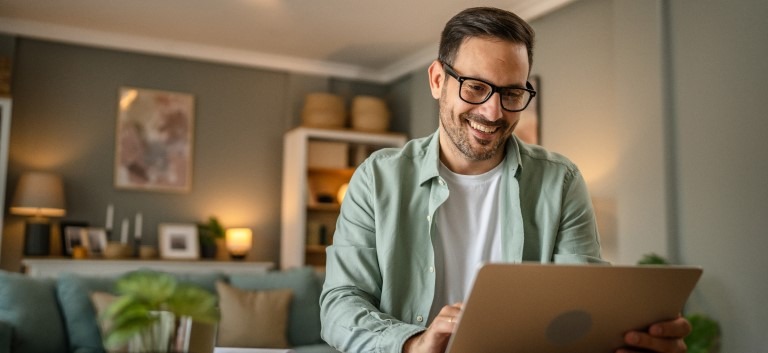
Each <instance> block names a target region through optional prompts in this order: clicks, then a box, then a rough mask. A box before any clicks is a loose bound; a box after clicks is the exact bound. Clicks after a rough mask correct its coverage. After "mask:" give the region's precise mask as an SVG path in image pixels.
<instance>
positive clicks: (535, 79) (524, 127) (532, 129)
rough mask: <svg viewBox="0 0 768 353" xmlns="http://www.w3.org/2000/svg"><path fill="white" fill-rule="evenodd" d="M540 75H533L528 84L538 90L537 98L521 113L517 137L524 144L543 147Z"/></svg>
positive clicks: (516, 129) (516, 131)
mask: <svg viewBox="0 0 768 353" xmlns="http://www.w3.org/2000/svg"><path fill="white" fill-rule="evenodd" d="M540 81H541V80H540V78H539V76H538V75H531V77H529V78H528V82H530V83H531V85H532V86H533V89H534V90H536V96H535V97H533V99H531V102H530V103H529V104H528V108H526V109H525V110H523V111H522V112H521V113H520V121H519V122H518V123H517V127H516V128H515V135H516V136H517V137H518V138H519V139H520V140H521V141H523V142H525V143H528V144H534V145H541V114H540V111H541V106H540V102H541V93H542V92H541V82H540Z"/></svg>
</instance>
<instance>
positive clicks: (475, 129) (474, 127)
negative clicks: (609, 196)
mask: <svg viewBox="0 0 768 353" xmlns="http://www.w3.org/2000/svg"><path fill="white" fill-rule="evenodd" d="M452 67H453V69H454V70H455V71H456V73H457V74H458V75H459V76H463V77H472V78H478V79H482V80H484V81H487V82H490V83H492V84H494V85H496V86H499V87H508V86H517V87H525V82H526V80H527V78H528V68H529V66H528V54H527V50H526V48H525V46H524V45H522V44H516V43H512V42H506V41H501V40H498V39H487V38H470V39H467V40H465V41H464V43H462V45H461V46H460V47H459V51H458V53H457V55H456V58H455V61H454V63H453V65H452ZM446 77H447V81H446V80H445V78H446ZM430 86H431V88H432V95H433V97H435V98H438V99H439V103H440V143H441V157H442V158H443V161H444V162H447V164H449V167H450V165H451V164H453V165H455V164H456V163H459V164H461V165H471V164H473V163H474V162H490V163H489V165H492V166H495V165H496V164H498V162H499V161H501V159H502V158H503V150H504V144H505V142H506V141H507V139H508V138H509V137H510V135H511V134H512V132H513V131H514V129H515V126H516V125H517V122H518V120H519V119H520V112H509V111H506V110H504V109H502V107H501V102H500V100H499V93H494V94H493V95H492V96H491V97H490V98H489V99H488V100H487V101H486V102H485V103H482V104H470V103H466V102H464V101H463V100H462V99H461V98H460V97H459V81H458V80H456V79H454V78H453V77H450V76H448V75H447V74H446V73H445V69H444V68H443V67H442V65H441V64H440V63H438V62H435V63H433V64H432V66H431V67H430ZM446 159H447V160H446Z"/></svg>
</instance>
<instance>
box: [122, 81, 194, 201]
mask: <svg viewBox="0 0 768 353" xmlns="http://www.w3.org/2000/svg"><path fill="white" fill-rule="evenodd" d="M194 118H195V116H194V97H193V95H191V94H188V93H181V92H172V91H161V90H153V89H144V88H135V87H121V88H120V91H119V102H118V113H117V131H116V134H115V136H116V141H115V153H116V155H115V171H114V173H115V175H114V179H115V187H116V188H118V189H134V190H144V191H161V192H179V193H184V192H189V191H190V189H191V187H192V160H193V158H192V157H193V155H192V146H193V137H194V134H193V132H194V125H195V124H194Z"/></svg>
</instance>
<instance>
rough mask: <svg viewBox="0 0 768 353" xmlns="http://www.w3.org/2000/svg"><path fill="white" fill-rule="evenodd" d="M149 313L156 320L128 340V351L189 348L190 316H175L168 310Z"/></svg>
mask: <svg viewBox="0 0 768 353" xmlns="http://www.w3.org/2000/svg"><path fill="white" fill-rule="evenodd" d="M150 315H152V316H153V317H155V318H157V320H156V321H155V322H154V323H153V324H152V326H150V327H147V328H146V329H144V330H142V331H141V332H140V333H139V334H138V335H136V336H134V337H133V338H132V339H131V340H130V341H129V342H128V351H129V352H132V353H171V352H173V353H181V352H187V351H188V350H189V340H190V332H191V330H192V318H191V317H189V316H181V317H178V318H177V317H176V315H175V314H173V313H172V312H170V311H152V312H150Z"/></svg>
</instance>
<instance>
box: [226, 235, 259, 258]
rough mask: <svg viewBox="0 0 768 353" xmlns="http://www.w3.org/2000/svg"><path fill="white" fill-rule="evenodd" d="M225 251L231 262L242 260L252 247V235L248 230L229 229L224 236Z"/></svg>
mask: <svg viewBox="0 0 768 353" xmlns="http://www.w3.org/2000/svg"><path fill="white" fill-rule="evenodd" d="M226 238H227V239H226V243H227V250H228V251H229V256H230V257H232V259H233V260H242V259H244V258H245V256H246V255H248V252H249V251H250V250H251V247H252V246H253V233H252V232H251V230H250V229H249V228H230V229H227V235H226Z"/></svg>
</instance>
